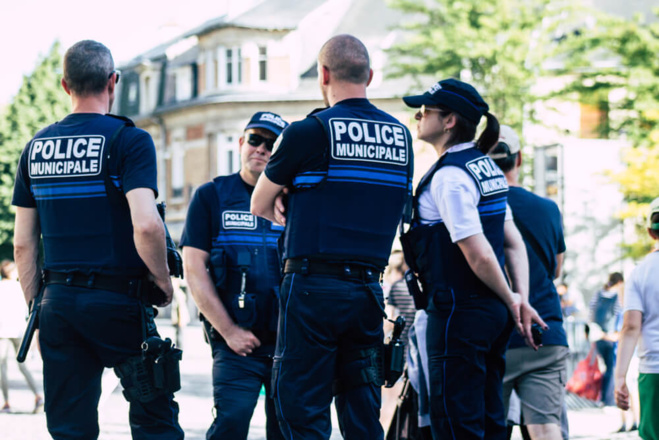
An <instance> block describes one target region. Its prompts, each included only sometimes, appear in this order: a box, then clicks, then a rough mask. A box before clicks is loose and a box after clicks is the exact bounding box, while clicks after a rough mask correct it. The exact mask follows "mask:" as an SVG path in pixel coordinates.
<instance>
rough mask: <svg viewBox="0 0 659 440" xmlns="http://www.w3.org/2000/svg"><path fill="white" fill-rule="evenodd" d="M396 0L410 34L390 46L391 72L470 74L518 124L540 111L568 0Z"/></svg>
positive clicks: (497, 109)
mask: <svg viewBox="0 0 659 440" xmlns="http://www.w3.org/2000/svg"><path fill="white" fill-rule="evenodd" d="M389 5H390V7H392V8H396V9H399V10H401V11H402V12H404V13H405V14H406V17H410V19H409V20H407V21H404V22H403V23H402V24H401V28H402V29H403V30H405V31H406V32H405V36H406V38H405V39H404V41H403V42H401V43H399V44H396V45H394V46H393V47H392V48H391V49H390V52H389V55H390V59H391V60H392V64H391V70H390V75H392V76H403V75H412V76H413V77H415V78H417V79H421V78H426V79H425V81H426V82H427V81H428V79H427V78H428V77H430V78H432V80H439V79H443V78H448V77H455V78H460V79H462V80H465V81H468V82H470V83H472V84H473V85H474V86H475V87H476V88H477V89H478V90H479V91H480V92H481V93H482V94H483V95H484V97H485V99H486V101H487V102H488V103H489V104H490V107H491V112H492V113H493V114H495V115H496V116H497V117H498V119H499V120H500V121H501V122H502V123H505V124H507V125H511V126H513V127H515V128H516V129H518V130H519V129H521V127H522V122H523V121H524V120H525V119H527V118H529V117H532V116H533V115H532V114H531V111H530V108H531V106H530V104H532V103H533V102H535V101H536V100H537V97H536V96H535V95H534V93H533V90H532V86H533V85H534V84H536V81H537V79H538V78H539V77H540V76H542V74H543V63H544V62H545V60H547V59H548V58H550V57H551V56H552V55H553V53H554V51H555V50H556V46H557V41H558V40H557V39H556V38H555V35H556V32H557V30H558V29H560V26H561V25H562V23H564V21H565V17H566V15H568V14H570V13H571V11H572V10H573V8H572V6H571V5H570V2H566V1H562V0H560V1H556V0H428V1H421V2H420V1H418V0H389ZM432 80H431V81H432ZM428 85H429V84H428Z"/></svg>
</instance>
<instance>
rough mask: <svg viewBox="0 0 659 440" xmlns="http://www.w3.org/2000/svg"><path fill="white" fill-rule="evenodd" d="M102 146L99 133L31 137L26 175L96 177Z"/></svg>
mask: <svg viewBox="0 0 659 440" xmlns="http://www.w3.org/2000/svg"><path fill="white" fill-rule="evenodd" d="M104 146H105V137H104V136H100V135H92V136H62V137H52V138H40V139H34V140H33V141H32V143H31V144H30V150H29V158H28V164H29V165H28V166H29V174H30V178H32V179H42V178H46V177H70V176H97V175H99V174H100V173H101V159H102V157H103V147H104Z"/></svg>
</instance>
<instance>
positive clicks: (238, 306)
mask: <svg viewBox="0 0 659 440" xmlns="http://www.w3.org/2000/svg"><path fill="white" fill-rule="evenodd" d="M231 310H232V311H233V316H234V317H235V318H236V323H237V324H238V325H239V326H241V327H244V328H252V327H254V325H255V324H256V315H257V313H256V294H254V293H245V294H244V295H242V294H241V295H237V296H234V297H233V300H231Z"/></svg>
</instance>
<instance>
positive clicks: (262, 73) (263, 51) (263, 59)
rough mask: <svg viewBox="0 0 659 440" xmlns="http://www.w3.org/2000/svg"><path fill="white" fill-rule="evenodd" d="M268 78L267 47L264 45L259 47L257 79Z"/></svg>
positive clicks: (263, 79) (264, 79)
mask: <svg viewBox="0 0 659 440" xmlns="http://www.w3.org/2000/svg"><path fill="white" fill-rule="evenodd" d="M267 79H268V49H267V48H266V47H265V46H261V47H259V81H266V80H267Z"/></svg>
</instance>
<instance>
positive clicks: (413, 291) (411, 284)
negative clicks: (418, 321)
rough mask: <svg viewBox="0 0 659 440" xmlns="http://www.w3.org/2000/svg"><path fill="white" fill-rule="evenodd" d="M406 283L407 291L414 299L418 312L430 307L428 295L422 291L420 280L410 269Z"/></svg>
mask: <svg viewBox="0 0 659 440" xmlns="http://www.w3.org/2000/svg"><path fill="white" fill-rule="evenodd" d="M405 283H407V290H408V291H409V292H410V295H412V298H413V299H414V307H415V308H416V309H417V310H425V309H426V307H428V295H426V294H425V293H424V292H423V290H421V286H419V280H418V279H417V277H416V275H414V272H412V271H411V270H410V269H408V270H407V271H406V272H405Z"/></svg>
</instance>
